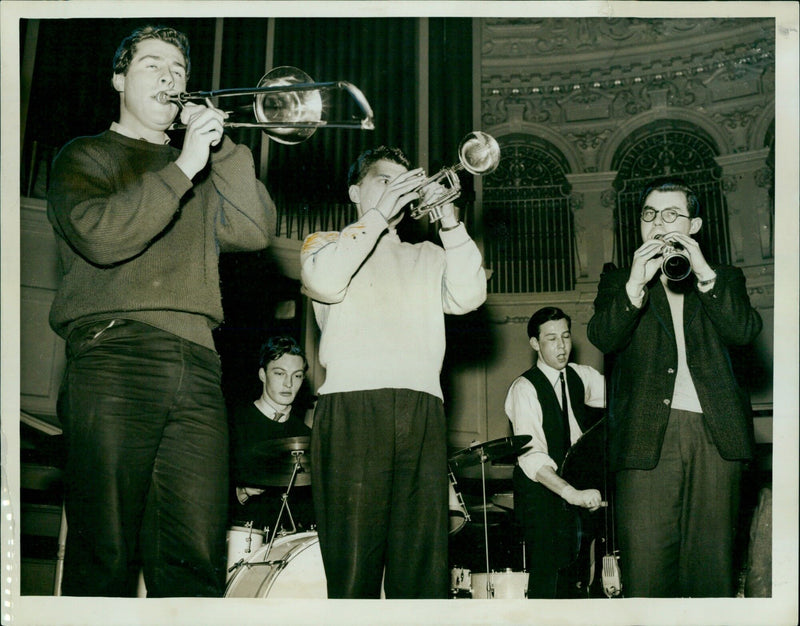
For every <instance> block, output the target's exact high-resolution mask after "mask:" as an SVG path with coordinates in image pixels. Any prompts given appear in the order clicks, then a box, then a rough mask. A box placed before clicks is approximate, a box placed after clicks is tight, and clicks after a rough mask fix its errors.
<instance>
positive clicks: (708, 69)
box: [481, 18, 775, 171]
mask: <svg viewBox="0 0 800 626" xmlns="http://www.w3.org/2000/svg"><path fill="white" fill-rule="evenodd" d="M774 28H775V23H774V20H772V19H755V20H753V19H746V20H745V19H644V18H615V19H605V18H536V19H522V18H520V19H485V20H483V23H482V35H481V37H482V39H481V50H482V57H481V100H482V103H481V114H482V122H483V125H484V127H485V128H487V129H490V130H491V129H497V128H501V129H502V130H503V131H504V132H525V130H526V129H525V127H526V125H530V126H534V127H535V126H541V127H547V129H548V132H550V133H552V134H553V135H552V137H551V139H556V140H561V141H563V142H565V144H564V150H565V152H570V151H572V152H573V153H574V155H576V159H577V160H579V161H581V162H580V163H578V164H576V165H577V170H578V171H596V170H597V167H598V162H597V159H598V154H599V151H602V149H603V145H604V144H605V143H606V142H607V141H609V140H610V139H612V137H613V135H614V134H615V132H618V131H619V129H620V128H622V127H624V125H625V124H626V123H628V122H629V121H630V120H632V119H633V118H637V117H642V116H647V115H651V116H652V117H653V118H658V117H669V116H670V115H672V114H675V115H678V116H680V117H682V119H684V120H688V121H691V122H694V123H697V124H698V125H701V126H703V127H704V128H705V130H706V131H707V132H709V133H710V134H712V135H715V136H716V139H717V142H718V143H719V144H720V150H721V152H741V151H745V150H748V149H757V148H760V147H761V146H762V145H763V143H759V142H763V137H757V136H755V135H757V134H758V132H756V133H755V134H754V130H753V129H754V127H758V131H759V132H760V131H761V130H762V129H763V128H766V126H767V125H768V123H769V121H770V120H771V119H772V117H774V113H771V111H770V109H771V107H772V102H773V99H774V91H775V76H774V63H775V31H774ZM762 127H763V128H762ZM762 134H763V133H762ZM556 143H557V141H556Z"/></svg>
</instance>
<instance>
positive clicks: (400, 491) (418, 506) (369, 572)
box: [311, 389, 449, 598]
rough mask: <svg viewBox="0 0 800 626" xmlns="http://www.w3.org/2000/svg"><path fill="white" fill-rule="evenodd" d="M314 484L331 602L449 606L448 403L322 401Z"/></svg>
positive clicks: (398, 398)
mask: <svg viewBox="0 0 800 626" xmlns="http://www.w3.org/2000/svg"><path fill="white" fill-rule="evenodd" d="M311 454H312V457H311V458H312V462H311V475H312V493H313V497H314V509H315V513H316V519H317V528H318V531H319V544H320V551H321V552H322V559H323V562H324V564H325V573H326V578H327V581H328V597H330V598H378V597H380V592H381V578H382V577H383V576H384V567H385V579H384V583H383V584H384V590H385V595H386V597H387V598H446V597H447V594H448V586H449V576H448V570H447V567H448V565H447V543H448V505H447V499H448V493H447V491H448V487H447V485H448V482H447V444H446V429H445V417H444V408H443V406H442V401H441V400H440V399H439V398H436V397H434V396H431V395H430V394H425V393H419V392H415V391H409V390H406V389H380V390H375V391H356V392H349V393H335V394H328V395H322V396H320V399H319V401H318V403H317V408H316V410H315V414H314V429H313V433H312V435H311Z"/></svg>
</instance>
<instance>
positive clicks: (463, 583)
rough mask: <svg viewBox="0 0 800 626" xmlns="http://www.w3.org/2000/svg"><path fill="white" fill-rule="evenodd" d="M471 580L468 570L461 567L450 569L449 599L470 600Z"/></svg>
mask: <svg viewBox="0 0 800 626" xmlns="http://www.w3.org/2000/svg"><path fill="white" fill-rule="evenodd" d="M471 587H472V578H471V576H470V570H468V569H465V568H463V567H452V568H450V597H451V598H471V597H472V588H471Z"/></svg>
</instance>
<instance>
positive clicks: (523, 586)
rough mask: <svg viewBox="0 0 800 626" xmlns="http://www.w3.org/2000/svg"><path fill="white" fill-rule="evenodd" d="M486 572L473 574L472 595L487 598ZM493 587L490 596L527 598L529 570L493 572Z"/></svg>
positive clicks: (491, 575) (490, 578)
mask: <svg viewBox="0 0 800 626" xmlns="http://www.w3.org/2000/svg"><path fill="white" fill-rule="evenodd" d="M486 578H487V575H486V573H485V572H484V573H482V574H472V597H473V598H483V599H486V597H487V594H486ZM489 584H490V585H491V587H492V592H491V595H489V596H488V597H489V598H504V599H514V598H526V597H527V595H528V572H512V571H511V570H510V569H507V570H506V571H504V572H492V573H491V574H489Z"/></svg>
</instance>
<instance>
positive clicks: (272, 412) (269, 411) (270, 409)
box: [254, 398, 292, 423]
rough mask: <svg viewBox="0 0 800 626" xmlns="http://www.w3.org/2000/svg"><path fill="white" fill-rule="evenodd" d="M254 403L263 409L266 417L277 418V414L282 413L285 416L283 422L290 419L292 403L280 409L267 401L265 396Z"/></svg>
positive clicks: (259, 408) (260, 409)
mask: <svg viewBox="0 0 800 626" xmlns="http://www.w3.org/2000/svg"><path fill="white" fill-rule="evenodd" d="M254 404H255V405H256V408H257V409H258V410H259V411H261V412H262V413H263V414H264V415H265V416H266V417H268V418H269V419H271V420H274V419H275V416H276V415H278V414H280V415H282V416H283V419H282V420H281V421H282V422H285V421H286V420H287V419H289V413H291V412H292V405H291V404H290V405H289V406H287V407H286V408H282V409H280V410H278V409H276V408H275V407H274V406H272V404H271V403H270V402H267V401H265V400H264V399H263V398H258V399H257V400H256V401H255V402H254ZM279 423H280V422H279Z"/></svg>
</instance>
